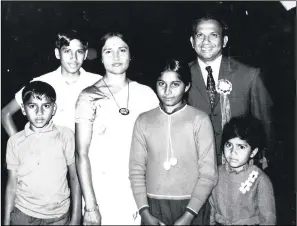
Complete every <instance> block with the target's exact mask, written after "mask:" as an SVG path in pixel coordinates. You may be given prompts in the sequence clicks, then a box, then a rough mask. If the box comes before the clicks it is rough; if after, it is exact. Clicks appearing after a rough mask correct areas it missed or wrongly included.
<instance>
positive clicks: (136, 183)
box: [129, 117, 148, 209]
mask: <svg viewBox="0 0 297 226" xmlns="http://www.w3.org/2000/svg"><path fill="white" fill-rule="evenodd" d="M146 161H147V147H146V141H145V137H144V134H143V132H142V129H141V122H140V117H138V118H137V120H136V122H135V125H134V130H133V137H132V143H131V150H130V160H129V179H130V182H131V188H132V191H133V196H134V199H135V202H136V204H137V207H138V209H142V208H143V207H145V206H148V202H147V196H146Z"/></svg>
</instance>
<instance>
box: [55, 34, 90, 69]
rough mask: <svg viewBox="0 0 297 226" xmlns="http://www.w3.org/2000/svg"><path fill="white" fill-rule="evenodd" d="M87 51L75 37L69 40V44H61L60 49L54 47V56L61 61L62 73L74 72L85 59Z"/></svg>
mask: <svg viewBox="0 0 297 226" xmlns="http://www.w3.org/2000/svg"><path fill="white" fill-rule="evenodd" d="M87 53H88V51H86V50H85V49H84V46H83V44H82V43H81V42H80V41H79V40H77V39H73V40H71V41H70V43H69V46H62V48H61V49H60V50H58V49H57V48H56V49H55V55H56V58H57V59H60V61H61V67H62V73H63V71H66V72H67V73H70V74H76V73H77V72H78V71H79V69H80V68H81V66H82V64H83V62H84V60H85V59H86V57H87Z"/></svg>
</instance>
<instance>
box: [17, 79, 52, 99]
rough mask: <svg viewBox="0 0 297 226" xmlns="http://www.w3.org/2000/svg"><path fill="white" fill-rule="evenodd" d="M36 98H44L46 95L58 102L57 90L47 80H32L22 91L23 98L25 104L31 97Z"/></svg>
mask: <svg viewBox="0 0 297 226" xmlns="http://www.w3.org/2000/svg"><path fill="white" fill-rule="evenodd" d="M32 96H33V97H34V98H40V99H41V98H43V97H46V98H48V99H49V100H51V101H52V102H53V103H55V102H56V92H55V89H54V88H53V87H52V86H51V85H50V84H48V83H46V82H41V81H33V82H30V83H29V84H28V85H26V86H25V88H24V89H23V91H22V100H23V103H24V104H25V103H26V102H28V100H30V98H31V97H32Z"/></svg>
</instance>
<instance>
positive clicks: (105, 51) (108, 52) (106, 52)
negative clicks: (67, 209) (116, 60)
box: [103, 50, 111, 55]
mask: <svg viewBox="0 0 297 226" xmlns="http://www.w3.org/2000/svg"><path fill="white" fill-rule="evenodd" d="M103 53H104V54H106V55H108V54H111V51H110V50H104V52H103Z"/></svg>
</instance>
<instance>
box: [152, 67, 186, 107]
mask: <svg viewBox="0 0 297 226" xmlns="http://www.w3.org/2000/svg"><path fill="white" fill-rule="evenodd" d="M189 87H190V86H185V84H184V83H183V82H182V81H181V80H180V79H179V77H178V74H177V73H176V72H173V71H166V72H164V73H163V74H162V75H161V76H160V78H159V79H158V81H157V94H158V97H159V98H160V101H161V102H162V104H163V106H164V107H173V108H176V107H179V106H180V105H181V102H182V98H183V96H184V94H185V92H187V91H188V89H189Z"/></svg>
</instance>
